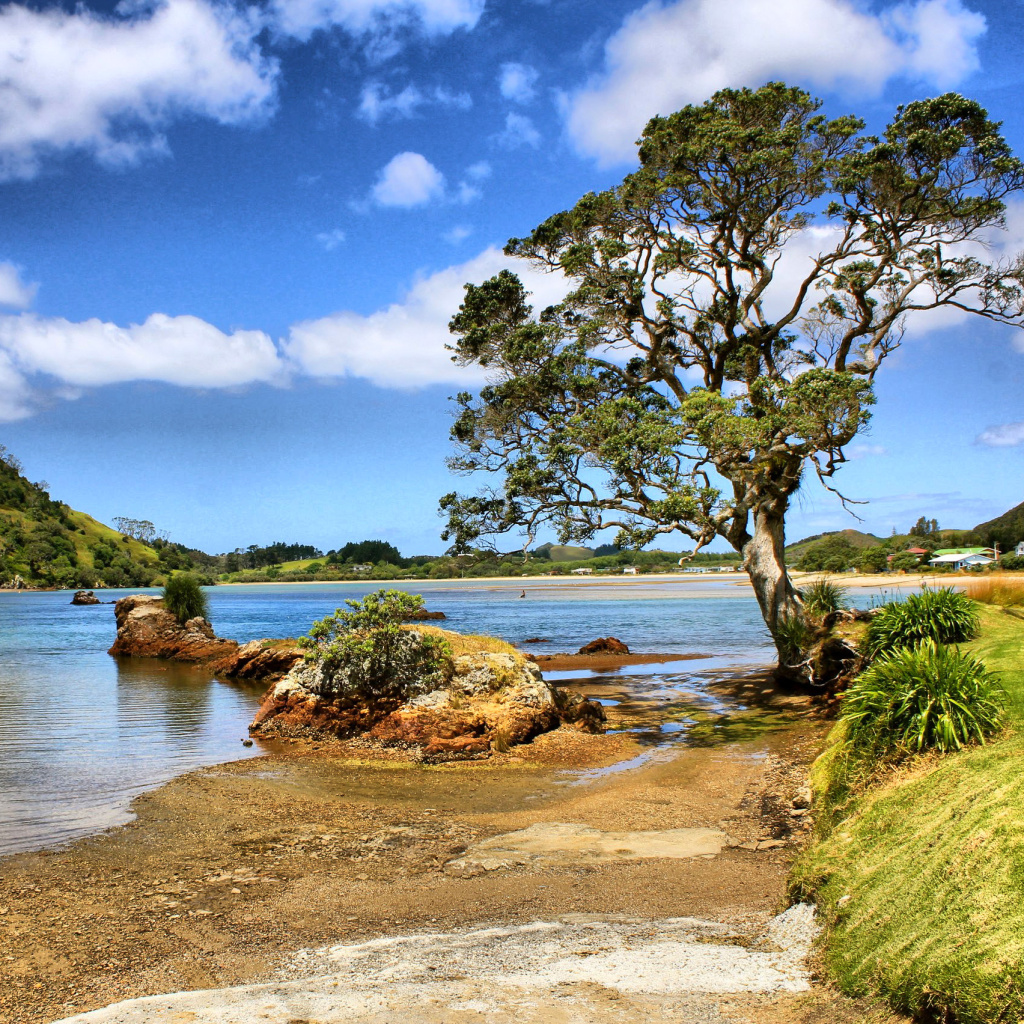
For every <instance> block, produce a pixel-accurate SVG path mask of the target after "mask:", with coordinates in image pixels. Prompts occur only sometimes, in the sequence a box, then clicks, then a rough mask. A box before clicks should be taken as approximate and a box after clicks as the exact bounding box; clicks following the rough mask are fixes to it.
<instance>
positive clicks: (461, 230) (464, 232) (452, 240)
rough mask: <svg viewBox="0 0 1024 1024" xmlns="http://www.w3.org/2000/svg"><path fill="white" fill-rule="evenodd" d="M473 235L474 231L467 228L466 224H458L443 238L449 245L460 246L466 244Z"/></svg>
mask: <svg viewBox="0 0 1024 1024" xmlns="http://www.w3.org/2000/svg"><path fill="white" fill-rule="evenodd" d="M471 234H473V229H472V228H471V227H467V226H466V225H465V224H456V225H455V227H453V228H452V229H451V231H446V232H445V233H444V234H443V235H442V236H441V237H442V238H443V239H444V240H445V241H446V242H447V243H448V244H449V245H458V244H459V242H464V241H465V240H466V239H467V238H469V236H470V235H471Z"/></svg>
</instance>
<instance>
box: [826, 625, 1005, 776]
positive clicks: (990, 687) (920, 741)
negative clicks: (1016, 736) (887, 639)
mask: <svg viewBox="0 0 1024 1024" xmlns="http://www.w3.org/2000/svg"><path fill="white" fill-rule="evenodd" d="M1005 704H1006V697H1005V693H1004V691H1003V688H1002V686H1000V684H999V683H998V682H997V680H996V678H995V677H994V676H993V675H991V674H990V673H989V672H988V671H987V670H986V669H985V666H984V665H983V664H982V663H981V662H980V661H978V660H977V659H975V658H972V657H970V656H969V655H966V654H961V653H960V652H959V651H956V650H953V649H951V648H948V647H943V646H942V645H941V644H937V643H936V642H935V641H934V640H924V641H922V642H921V643H919V644H917V645H916V646H914V647H902V648H899V649H897V650H893V651H889V652H887V653H885V654H882V655H880V656H879V657H878V658H877V659H876V660H875V662H874V664H872V665H871V667H870V668H868V669H867V670H866V671H865V672H863V673H862V674H861V675H860V676H858V677H857V679H856V680H855V681H854V683H853V684H852V685H851V687H850V689H849V690H848V691H847V693H846V695H845V697H844V699H843V711H842V716H841V717H842V720H843V722H844V723H845V725H846V728H847V730H848V731H847V736H848V740H849V743H850V746H851V747H852V749H853V750H854V751H855V752H857V753H861V754H867V755H870V756H873V757H885V756H889V755H892V754H898V753H901V752H907V753H920V752H923V751H925V750H938V751H941V752H943V753H948V752H950V751H953V750H960V749H961V748H962V747H964V746H966V745H967V744H969V743H984V741H985V738H986V737H988V736H990V735H992V733H994V732H996V731H997V730H998V729H999V727H1000V726H1001V724H1002V719H1003V710H1004V707H1005Z"/></svg>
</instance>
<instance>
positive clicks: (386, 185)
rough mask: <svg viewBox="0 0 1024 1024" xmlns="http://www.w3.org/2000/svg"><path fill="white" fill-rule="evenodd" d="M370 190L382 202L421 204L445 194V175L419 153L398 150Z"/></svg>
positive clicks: (409, 205)
mask: <svg viewBox="0 0 1024 1024" xmlns="http://www.w3.org/2000/svg"><path fill="white" fill-rule="evenodd" d="M371 194H372V196H373V199H374V201H375V202H377V203H379V204H380V205H381V206H400V207H405V208H409V207H412V206H423V205H424V204H425V203H429V202H430V201H431V200H432V199H437V198H439V197H441V196H442V195H443V194H444V175H443V174H442V173H441V172H440V171H439V170H438V169H437V168H436V167H435V166H434V165H433V164H432V163H431V162H430V161H429V160H428V159H427V158H426V157H425V156H423V155H422V154H420V153H409V152H406V153H399V154H398V156H396V157H393V158H392V159H391V161H390V162H389V163H388V165H387V166H386V167H385V168H384V169H383V170H382V171H381V172H380V177H379V178H378V179H377V184H376V185H374V186H373V191H372V193H371Z"/></svg>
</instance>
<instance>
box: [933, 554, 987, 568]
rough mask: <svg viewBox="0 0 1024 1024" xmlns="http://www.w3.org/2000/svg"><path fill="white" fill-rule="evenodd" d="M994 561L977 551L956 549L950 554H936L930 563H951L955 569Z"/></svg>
mask: <svg viewBox="0 0 1024 1024" xmlns="http://www.w3.org/2000/svg"><path fill="white" fill-rule="evenodd" d="M994 561H995V559H994V558H990V557H989V556H988V555H981V554H978V553H977V552H974V553H973V554H970V553H965V552H963V551H959V552H957V551H954V552H953V553H952V554H949V555H936V556H935V557H934V558H933V559H932V560H931V562H930V563H929V564H930V565H951V566H952V567H953V568H954V569H970V568H972V567H973V566H975V565H991V564H992V563H993V562H994Z"/></svg>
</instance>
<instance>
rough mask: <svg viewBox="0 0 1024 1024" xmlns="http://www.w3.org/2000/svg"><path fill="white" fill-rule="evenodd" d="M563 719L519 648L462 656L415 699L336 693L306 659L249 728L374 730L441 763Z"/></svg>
mask: <svg viewBox="0 0 1024 1024" xmlns="http://www.w3.org/2000/svg"><path fill="white" fill-rule="evenodd" d="M587 703H592V702H587ZM594 706H595V707H599V706H598V705H594ZM581 717H585V716H581V715H580V714H577V715H576V717H575V719H574V720H579V719H580V718H581ZM561 720H562V719H561V715H560V713H559V706H558V702H557V701H556V698H555V694H554V692H553V691H552V689H551V688H550V687H549V686H548V685H547V683H545V682H544V679H543V677H542V676H541V674H540V670H539V669H538V668H537V666H536V665H534V664H532V663H531V662H528V661H526V660H525V659H523V658H522V657H521V656H519V655H516V654H506V653H501V652H489V651H481V652H479V653H473V654H464V655H461V656H459V657H456V658H454V659H453V661H452V664H451V670H450V672H449V673H448V674H447V678H445V679H439V680H438V685H437V687H436V688H435V689H432V690H430V691H429V692H426V693H420V694H418V695H417V696H413V697H410V698H407V699H402V698H399V697H389V698H382V699H376V700H375V699H367V698H365V697H360V696H357V695H355V694H353V693H347V694H345V695H340V696H331V695H330V688H329V687H328V686H326V685H325V683H324V680H323V677H322V674H321V671H320V669H319V667H318V666H316V665H313V664H308V663H305V662H302V663H299V664H297V665H295V667H294V668H292V670H291V671H290V672H289V673H288V674H287V675H286V676H285V677H284V678H283V679H282V680H281V681H280V682H278V683H277V684H276V685H275V686H274V687H272V688H271V689H270V690H269V691H268V692H267V695H266V696H265V697H264V699H263V704H262V706H261V707H260V710H259V712H258V714H257V715H256V718H255V720H254V721H253V723H252V725H251V726H250V727H249V731H250V732H251V733H253V734H254V735H259V736H275V735H276V736H290V737H307V738H323V737H325V736H329V737H337V738H339V739H346V738H349V737H352V736H359V735H367V736H369V737H370V738H371V739H373V740H376V741H378V742H379V743H381V744H382V745H384V746H389V747H404V748H409V749H416V750H418V751H419V756H420V757H421V758H422V759H423V760H425V761H428V762H430V761H435V762H436V761H451V760H459V759H464V758H478V757H486V756H488V755H489V753H490V751H492V750H498V751H504V750H507V749H508V748H509V747H511V746H514V745H516V744H519V743H526V742H529V740H531V739H533V738H534V737H535V736H537V735H539V734H540V733H543V732H547V731H549V730H550V729H554V728H556V727H557V726H558V725H559V724H560V722H561Z"/></svg>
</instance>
